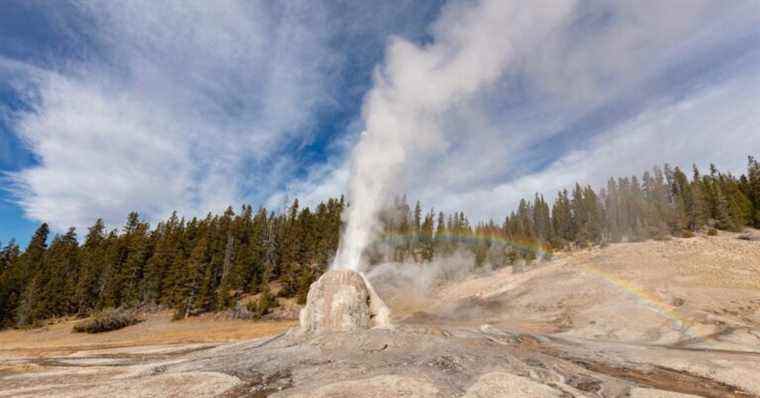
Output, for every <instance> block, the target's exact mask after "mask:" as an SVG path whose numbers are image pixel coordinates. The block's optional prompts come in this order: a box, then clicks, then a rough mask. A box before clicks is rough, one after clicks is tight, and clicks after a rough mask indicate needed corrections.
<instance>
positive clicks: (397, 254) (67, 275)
mask: <svg viewBox="0 0 760 398" xmlns="http://www.w3.org/2000/svg"><path fill="white" fill-rule="evenodd" d="M690 174H691V177H689V176H688V175H687V174H686V172H684V171H683V170H682V169H680V168H679V167H671V166H670V165H667V164H666V165H664V167H662V168H660V167H655V168H653V169H652V170H651V171H647V172H645V173H644V174H643V175H642V176H641V177H640V178H639V177H637V176H631V177H623V178H617V179H615V178H610V179H609V181H608V182H607V184H606V186H605V187H603V188H602V189H599V190H598V191H597V190H594V189H593V188H592V187H591V186H588V185H587V186H583V185H581V184H576V185H575V186H574V187H573V189H572V190H570V191H567V190H563V191H561V192H559V193H558V194H557V195H556V197H555V199H554V201H553V203H552V204H551V205H550V204H549V202H547V201H546V200H545V198H544V197H543V196H542V195H538V194H536V195H535V196H534V197H533V198H532V199H531V200H527V199H524V200H522V201H520V203H519V205H518V206H517V209H515V210H514V211H511V212H510V213H509V215H508V216H506V217H505V219H504V220H502V221H500V222H495V221H493V220H488V221H482V222H479V223H477V224H474V225H473V224H472V223H471V222H470V220H468V218H467V217H466V216H465V214H464V213H463V212H453V213H450V214H445V213H443V212H438V213H436V212H435V211H433V210H429V211H425V210H424V208H423V206H422V204H421V203H419V202H418V203H416V205H415V206H414V208H412V207H411V206H410V205H409V203H408V202H407V199H406V198H405V197H401V198H396V199H395V200H394V201H393V202H392V203H391V204H390V205H388V206H385V207H384V208H383V209H382V210H381V211H380V212H379V214H378V218H379V220H380V225H381V231H379V232H378V234H379V236H377V237H376V239H375V240H374V242H373V243H372V244H370V245H369V246H368V248H367V250H366V251H365V252H364V253H363V261H365V262H366V263H368V264H376V263H381V262H386V261H397V262H401V261H413V262H420V263H425V262H430V261H434V259H435V258H439V257H446V256H449V255H451V254H452V253H454V252H455V251H457V250H467V251H469V252H470V253H471V254H472V258H473V261H474V262H475V265H476V266H479V265H483V264H485V263H489V264H491V265H492V266H495V267H498V266H505V265H509V264H513V263H515V262H516V261H518V260H528V261H530V260H533V259H535V258H536V257H537V256H540V255H542V254H544V253H549V252H551V251H552V250H559V249H567V248H575V247H587V246H589V245H596V244H605V243H614V242H621V241H641V240H645V239H669V238H670V237H671V236H691V235H692V234H693V233H694V232H697V231H699V230H702V229H705V228H710V229H713V228H714V229H721V230H728V231H738V230H741V228H743V227H744V226H754V227H755V228H760V163H758V161H757V160H755V159H754V158H752V157H750V158H749V161H748V169H747V173H746V174H745V175H742V176H740V177H736V176H734V175H732V174H730V173H721V172H719V171H718V169H717V168H716V167H715V166H711V167H710V170H709V172H708V173H705V174H703V173H701V172H700V171H699V170H698V169H697V168H696V167H693V168H692V170H691V173H690ZM348 206H349V204H347V203H345V202H344V200H343V198H340V199H330V200H328V201H326V202H323V203H320V204H319V205H317V206H316V207H315V208H313V209H312V208H308V207H301V206H300V205H299V203H298V201H297V200H296V201H294V202H293V204H292V205H291V206H290V207H289V208H288V209H286V210H285V211H283V212H281V213H273V212H269V211H268V210H267V209H264V208H261V209H259V210H257V211H254V210H253V208H252V207H251V206H249V205H245V206H243V207H242V209H241V210H240V211H239V212H238V213H236V212H235V211H233V209H232V208H228V209H227V211H225V212H224V213H223V214H221V215H213V214H209V215H207V216H206V217H205V218H203V219H198V218H192V219H184V218H180V217H179V216H178V215H177V214H172V216H171V217H169V218H168V219H166V220H164V221H161V222H159V223H158V224H157V225H156V226H155V228H151V227H150V226H149V225H148V223H146V222H144V221H143V220H141V218H140V216H139V215H138V214H137V213H130V214H129V216H128V218H127V222H126V224H125V226H124V227H123V228H122V229H121V230H113V231H107V230H106V226H105V225H104V223H103V222H102V221H101V220H98V221H96V222H95V223H94V224H93V225H92V227H90V228H89V229H88V231H87V233H86V234H85V235H84V238H83V241H82V242H81V244H80V242H79V241H78V239H77V233H76V231H75V230H74V229H73V228H72V229H69V230H68V231H67V232H66V233H65V234H62V235H56V236H54V237H53V238H52V239H49V238H50V230H49V228H48V225H47V224H42V225H40V227H39V228H38V229H37V231H36V232H35V233H34V235H33V236H32V238H31V240H30V242H29V244H28V246H27V247H26V248H25V249H24V250H23V251H22V249H21V248H20V247H19V245H17V244H16V243H15V242H13V241H11V242H9V243H7V244H6V245H0V327H13V326H27V325H34V324H37V323H39V322H41V321H43V320H45V319H47V318H51V317H57V316H66V315H74V314H89V313H92V312H94V311H100V310H103V309H107V308H135V307H140V306H145V305H163V306H166V307H168V308H172V309H174V310H175V311H176V314H177V316H178V317H186V316H191V315H194V314H199V313H203V312H209V311H217V310H224V309H228V308H232V307H234V306H235V305H236V304H237V303H238V302H239V299H240V298H241V296H243V295H244V294H256V293H262V292H264V293H266V294H264V296H265V297H266V298H267V300H268V301H271V300H272V297H271V296H270V294H271V290H270V285H272V284H275V283H276V284H277V285H278V287H279V289H278V292H277V294H279V295H280V296H283V297H296V298H298V300H299V301H303V300H304V299H305V297H306V292H307V291H308V287H309V285H310V284H311V283H312V282H313V281H314V280H316V278H318V277H319V276H320V275H321V274H322V273H323V272H324V271H325V270H326V269H327V268H328V266H329V265H330V263H331V261H332V260H333V257H334V256H335V253H336V251H337V250H338V242H339V238H340V234H341V230H342V228H344V225H342V222H341V214H342V213H343V212H344V210H346V208H347V207H348ZM270 304H271V303H270Z"/></svg>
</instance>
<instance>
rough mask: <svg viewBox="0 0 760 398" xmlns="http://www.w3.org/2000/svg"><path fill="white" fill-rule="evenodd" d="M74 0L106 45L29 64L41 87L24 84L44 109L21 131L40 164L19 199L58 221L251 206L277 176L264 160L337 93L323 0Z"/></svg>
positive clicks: (302, 130)
mask: <svg viewBox="0 0 760 398" xmlns="http://www.w3.org/2000/svg"><path fill="white" fill-rule="evenodd" d="M75 5H76V6H77V7H78V10H79V11H80V12H81V14H82V15H84V16H86V17H87V19H88V20H91V21H94V23H95V24H94V26H92V27H91V28H90V29H89V31H88V35H89V36H90V37H91V38H92V40H93V41H94V42H95V43H96V45H97V46H99V48H100V49H102V52H100V53H98V56H97V57H91V58H88V59H86V60H85V62H70V63H67V64H63V65H54V67H52V68H49V69H44V70H41V69H39V68H35V67H31V66H27V68H26V72H27V74H28V75H29V76H27V77H30V76H31V77H33V80H34V83H35V84H33V85H31V86H25V87H17V88H18V90H19V92H20V93H21V94H22V95H26V96H28V97H29V98H28V99H29V102H30V104H31V105H32V107H33V110H32V111H30V112H24V113H22V114H19V115H17V119H16V124H15V128H16V130H17V132H18V133H19V134H20V136H21V137H22V138H23V139H24V141H25V142H26V143H27V144H28V147H29V148H30V149H31V151H32V152H33V153H34V154H35V155H36V156H37V158H38V159H39V164H38V165H36V166H34V167H32V168H28V169H25V170H23V171H21V172H19V173H16V174H15V175H14V176H13V178H14V180H15V182H16V187H15V189H16V194H17V195H18V197H19V199H20V203H21V204H22V206H23V208H24V210H25V212H26V214H27V215H28V216H29V217H31V218H34V219H39V220H46V221H50V222H52V223H53V225H54V226H56V227H57V228H65V227H66V226H68V225H75V226H79V227H81V226H83V225H84V224H86V223H89V222H91V221H92V218H93V217H97V216H102V217H105V219H106V220H107V221H108V222H109V223H111V224H112V225H115V224H117V223H119V222H121V220H122V219H123V218H124V216H125V213H126V212H128V211H130V210H131V209H137V210H140V211H141V212H143V213H144V215H145V216H146V217H148V218H149V219H155V218H157V217H161V216H164V215H166V214H167V213H168V212H170V211H172V210H174V209H176V210H180V211H182V212H183V213H185V214H198V213H202V212H205V211H210V210H219V209H221V208H224V207H226V206H228V205H230V204H236V203H241V202H242V201H243V200H244V199H245V198H244V197H243V196H244V194H243V193H244V192H248V191H249V187H250V186H266V185H267V184H268V183H269V182H268V177H269V175H268V174H269V173H267V172H261V171H258V170H256V168H257V167H262V168H263V167H267V165H271V164H274V163H277V162H278V161H281V160H280V158H283V157H287V156H288V154H283V153H281V148H282V146H283V145H284V143H286V142H289V141H291V140H304V141H306V140H308V139H309V137H308V134H309V132H310V127H309V126H310V123H312V122H313V120H314V119H313V118H314V113H315V111H316V110H318V109H319V107H320V106H323V104H324V103H325V102H326V101H328V100H329V94H330V93H329V90H328V89H329V88H330V85H331V82H332V77H331V73H332V72H334V70H335V66H334V53H333V52H332V51H331V50H330V49H329V47H328V45H327V41H328V39H329V34H328V33H329V32H328V30H327V28H326V26H328V24H327V22H328V21H327V20H326V14H325V12H324V10H323V9H322V8H321V7H320V5H319V4H317V3H312V2H308V1H303V2H289V3H287V5H282V6H274V5H272V4H271V3H269V2H245V1H221V2H214V3H213V4H212V3H204V2H179V1H177V2H161V3H156V2H149V1H144V2H143V1H135V2H129V3H128V4H120V5H117V4H115V3H112V2H107V1H104V2H82V3H76V4H75ZM77 38H78V37H74V38H72V39H77ZM16 67H18V65H16ZM28 81H29V80H28V79H27V80H25V82H28ZM251 169H253V171H251Z"/></svg>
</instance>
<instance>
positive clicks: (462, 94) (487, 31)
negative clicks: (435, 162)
mask: <svg viewBox="0 0 760 398" xmlns="http://www.w3.org/2000/svg"><path fill="white" fill-rule="evenodd" d="M574 4H575V1H573V0H537V1H531V2H523V1H506V0H483V1H481V2H479V3H477V4H472V3H467V4H459V5H456V6H452V7H448V8H447V9H446V10H444V12H443V15H442V16H441V18H440V19H439V21H438V22H437V23H436V24H435V26H434V27H433V38H434V41H433V43H431V44H429V45H424V46H418V45H415V44H414V43H410V42H408V41H406V40H403V39H398V38H397V39H394V40H392V41H391V43H390V44H389V47H388V49H387V55H386V63H385V67H384V69H383V70H381V71H377V73H376V74H375V85H374V87H373V89H372V90H371V91H370V92H369V94H368V95H367V97H366V100H365V103H364V109H363V117H364V122H365V125H366V131H365V132H364V133H363V134H362V136H361V138H360V140H359V143H358V144H357V146H356V147H355V149H354V151H353V153H352V160H351V178H350V181H349V203H350V207H349V208H348V211H347V226H346V231H345V233H344V234H343V235H342V239H341V243H340V247H339V249H338V254H337V256H336V258H335V261H334V262H333V268H348V269H353V270H359V269H360V268H361V267H362V264H361V255H362V252H363V251H364V249H365V248H366V247H367V245H368V244H369V243H370V242H371V240H372V238H373V236H374V234H375V233H376V232H377V231H376V230H377V227H378V225H377V224H378V223H377V215H378V212H379V211H380V209H381V208H382V206H383V205H384V204H385V203H387V200H388V199H389V196H390V195H392V194H393V193H394V188H395V189H398V188H400V187H401V185H403V183H402V180H403V178H404V173H403V171H404V165H405V163H406V162H407V161H408V160H409V159H410V158H411V157H412V156H416V155H417V154H426V153H431V152H435V151H440V150H445V149H446V145H447V143H446V142H445V140H444V139H443V137H442V135H441V129H440V126H439V121H440V120H441V115H442V114H443V113H444V112H446V111H447V110H449V109H451V108H454V107H456V106H457V104H458V103H460V102H462V101H466V100H467V99H468V98H469V97H470V96H472V95H474V94H475V93H477V92H478V91H479V90H481V89H483V88H485V87H487V86H489V85H492V84H494V83H495V82H497V81H498V79H499V78H500V77H501V76H502V75H503V74H504V72H505V70H507V68H508V67H509V66H510V64H511V63H512V62H514V61H515V53H516V52H517V50H518V49H521V48H525V47H526V46H531V45H534V44H535V43H537V42H539V41H540V40H541V38H543V37H545V36H546V35H547V34H549V33H550V32H551V31H552V30H554V29H556V28H557V27H558V26H559V24H561V23H562V22H563V21H564V20H565V19H566V18H567V17H568V16H569V15H570V14H571V11H572V10H573V7H574Z"/></svg>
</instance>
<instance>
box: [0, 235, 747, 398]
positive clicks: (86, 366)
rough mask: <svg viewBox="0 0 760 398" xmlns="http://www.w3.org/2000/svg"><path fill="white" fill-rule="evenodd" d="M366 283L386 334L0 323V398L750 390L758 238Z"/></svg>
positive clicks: (642, 247)
mask: <svg viewBox="0 0 760 398" xmlns="http://www.w3.org/2000/svg"><path fill="white" fill-rule="evenodd" d="M754 233H757V231H754ZM412 275H413V273H412ZM373 284H374V287H375V288H376V290H377V293H378V294H379V295H380V296H381V297H383V299H384V300H385V302H386V303H387V304H389V306H390V307H391V311H392V315H393V317H394V319H393V321H394V323H395V325H396V327H395V328H394V329H390V330H388V329H372V330H355V331H350V332H340V333H327V334H322V335H317V336H314V335H299V334H298V333H294V332H291V333H286V332H282V333H279V334H275V335H273V336H269V337H261V338H256V336H258V334H252V335H250V336H240V337H239V338H242V339H244V340H243V341H240V342H220V341H219V340H223V339H217V340H214V339H212V338H207V339H206V340H203V339H202V338H200V337H199V336H202V334H199V335H197V336H196V335H193V336H195V338H194V339H187V340H183V341H185V343H183V344H169V342H170V341H169V340H163V341H162V340H160V339H158V340H155V341H152V340H150V337H149V336H150V335H151V329H150V328H149V326H146V325H145V324H142V325H137V326H133V327H132V328H135V329H133V330H141V332H129V331H128V329H130V328H127V329H125V330H124V331H119V332H112V333H124V334H129V333H138V334H143V335H146V336H145V337H142V338H143V339H144V340H138V341H143V343H139V344H130V345H129V346H128V347H118V345H119V344H118V341H117V340H118V339H116V338H111V339H112V340H105V342H102V343H92V345H91V346H89V347H88V346H83V345H82V346H77V348H76V349H71V348H68V349H66V348H65V347H63V346H61V345H55V344H52V343H46V341H45V339H44V338H40V339H39V344H36V343H35V342H34V338H33V337H30V336H33V335H32V333H35V332H23V334H19V335H9V333H21V332H3V333H0V344H2V347H0V397H1V396H61V397H63V396H72V397H73V396H76V397H79V396H93V397H94V396H177V397H185V396H226V397H241V396H250V397H265V396H273V397H357V396H370V397H399V396H404V397H473V398H474V397H512V396H514V397H587V396H588V397H682V396H703V397H745V396H760V242H758V241H751V240H740V239H737V235H736V234H727V233H725V234H724V233H722V234H721V235H720V236H718V237H706V236H698V237H696V238H692V239H675V240H672V241H669V242H643V243H625V244H618V245H612V246H610V247H607V248H604V249H593V250H585V251H576V252H572V253H564V254H561V255H559V256H557V257H556V258H555V259H554V260H552V261H551V262H548V263H544V264H541V265H536V266H531V267H527V268H526V269H525V270H524V272H518V273H515V272H513V270H512V269H511V268H507V269H502V270H498V271H494V272H490V273H482V274H479V275H475V276H471V277H469V278H467V279H466V280H463V281H456V282H449V283H446V284H434V285H432V286H430V285H429V284H425V285H424V287H420V285H419V284H416V283H415V281H413V280H409V279H408V278H407V279H404V278H396V279H395V280H387V279H386V280H376V281H374V282H373ZM419 289H424V290H422V291H420V290H419ZM146 324H147V322H146ZM278 325H279V326H277V327H275V326H272V329H271V330H270V333H277V331H278V330H283V329H285V327H284V326H283V325H281V324H278ZM165 327H171V326H165ZM238 327H241V328H245V327H249V328H255V327H256V324H253V323H241V324H240V325H238ZM278 327H279V328H278ZM139 328H143V329H139ZM208 330H214V329H213V327H209V329H208ZM38 333H41V334H38V336H39V337H44V336H45V333H46V332H38ZM177 333H179V332H177ZM108 335H109V333H107V334H104V336H106V337H95V338H96V339H97V338H99V339H108V337H107V336H108ZM239 338H238V339H239ZM24 339H26V340H24ZM233 340H237V339H233ZM175 341H176V340H172V341H171V342H172V343H173V342H175ZM188 342H192V344H189V343H188ZM66 343H67V344H71V342H70V341H67V342H66ZM46 344H47V347H48V348H45V347H46Z"/></svg>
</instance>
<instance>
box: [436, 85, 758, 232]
mask: <svg viewBox="0 0 760 398" xmlns="http://www.w3.org/2000/svg"><path fill="white" fill-rule="evenodd" d="M759 103H760V75H758V74H754V75H749V76H741V77H739V78H735V79H732V80H730V81H728V82H725V83H723V84H721V85H719V86H717V87H712V88H710V89H706V90H704V91H703V92H700V93H699V94H697V95H695V96H693V97H691V98H688V99H683V100H681V101H677V102H675V103H671V104H665V105H663V106H653V107H652V108H650V109H648V110H647V111H646V112H643V113H642V114H640V115H639V116H637V117H636V118H634V119H632V120H630V121H628V122H625V123H623V124H621V125H619V126H617V127H615V128H614V129H611V130H610V131H608V132H606V133H605V134H602V135H600V136H598V137H596V138H595V139H594V140H592V142H591V143H590V144H589V145H587V147H586V148H585V149H579V150H575V151H572V152H570V153H568V154H566V155H564V156H562V157H561V158H559V159H557V160H556V161H554V162H553V163H552V164H551V165H549V166H548V167H547V168H546V169H544V170H542V171H540V172H536V173H528V174H526V175H524V176H522V177H520V178H517V179H515V180H514V181H510V182H508V183H502V184H495V185H493V186H488V187H481V188H479V189H474V190H471V191H468V192H465V193H462V194H459V195H457V194H454V195H447V196H446V200H445V201H444V204H445V206H446V207H448V208H452V209H457V208H464V209H468V210H470V211H471V212H472V213H473V214H474V215H475V216H476V217H478V218H480V219H483V218H495V219H497V220H498V219H501V217H503V216H504V215H506V213H507V212H508V211H509V210H510V209H514V208H515V207H516V204H517V202H518V201H519V200H520V199H521V198H526V197H527V198H530V197H531V196H532V194H533V193H534V192H538V193H543V194H545V195H547V196H548V197H550V198H551V197H553V196H554V195H555V194H556V192H558V191H559V190H561V189H571V188H572V186H573V185H574V184H575V182H581V183H582V184H592V185H593V186H595V187H597V188H600V187H603V186H604V185H605V183H606V180H607V179H608V178H609V177H622V176H630V175H638V176H640V175H641V173H642V172H643V171H645V170H649V169H651V167H652V166H654V165H661V164H662V163H663V162H668V163H670V164H672V165H674V166H680V167H683V168H686V169H687V172H690V171H689V170H690V167H691V165H692V163H695V164H696V165H697V166H698V167H700V168H701V169H702V170H703V171H706V170H707V168H708V166H709V164H710V163H716V164H718V166H719V167H720V169H721V170H722V171H730V172H733V173H735V174H737V175H738V174H740V173H743V172H745V171H746V161H747V156H748V155H753V154H758V153H760V113H758V112H757V111H756V109H757V104H759ZM437 194H441V192H435V191H433V192H428V195H437Z"/></svg>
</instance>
